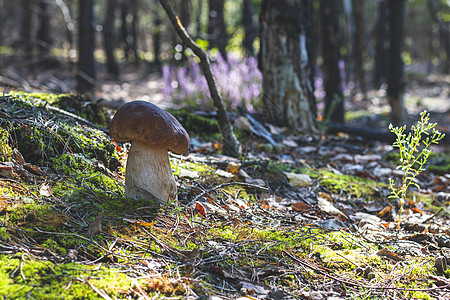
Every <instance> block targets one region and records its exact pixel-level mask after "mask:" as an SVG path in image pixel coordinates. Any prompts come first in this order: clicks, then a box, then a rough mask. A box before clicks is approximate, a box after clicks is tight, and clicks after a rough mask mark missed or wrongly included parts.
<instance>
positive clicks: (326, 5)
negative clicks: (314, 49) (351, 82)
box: [320, 0, 344, 123]
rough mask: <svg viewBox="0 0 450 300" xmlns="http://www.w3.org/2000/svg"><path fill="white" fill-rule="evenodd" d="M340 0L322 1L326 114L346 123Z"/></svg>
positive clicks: (321, 18)
mask: <svg viewBox="0 0 450 300" xmlns="http://www.w3.org/2000/svg"><path fill="white" fill-rule="evenodd" d="M340 11H341V8H340V1H334V0H321V1H320V21H321V28H322V30H321V38H322V57H323V73H324V86H325V93H326V96H325V115H326V116H330V120H331V121H333V122H337V123H344V96H343V93H342V81H341V74H340V70H339V64H340V63H341V62H342V61H341V54H340V51H341V32H340V25H339V12H340Z"/></svg>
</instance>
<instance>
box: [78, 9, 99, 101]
mask: <svg viewBox="0 0 450 300" xmlns="http://www.w3.org/2000/svg"><path fill="white" fill-rule="evenodd" d="M79 12H80V17H79V25H78V26H79V28H80V29H79V30H80V32H79V41H78V69H79V74H78V76H77V90H78V91H79V92H81V93H85V92H88V91H90V90H92V89H93V88H94V82H95V64H94V47H95V31H94V1H93V0H80V1H79Z"/></svg>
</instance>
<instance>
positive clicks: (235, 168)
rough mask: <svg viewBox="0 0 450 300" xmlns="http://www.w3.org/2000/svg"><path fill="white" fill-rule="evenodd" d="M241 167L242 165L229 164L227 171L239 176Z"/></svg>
mask: <svg viewBox="0 0 450 300" xmlns="http://www.w3.org/2000/svg"><path fill="white" fill-rule="evenodd" d="M240 166H241V164H240V163H235V162H229V163H228V165H227V168H226V169H225V171H227V172H229V173H231V174H234V175H238V173H239V167H240Z"/></svg>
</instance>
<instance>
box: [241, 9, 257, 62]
mask: <svg viewBox="0 0 450 300" xmlns="http://www.w3.org/2000/svg"><path fill="white" fill-rule="evenodd" d="M242 6H243V8H242V24H243V26H244V41H243V45H244V47H245V49H246V51H247V53H248V54H249V55H252V56H253V55H255V49H254V47H253V42H254V41H255V39H256V37H257V36H258V29H257V24H255V21H254V20H253V16H254V15H255V8H254V7H253V2H252V0H244V1H243V4H242Z"/></svg>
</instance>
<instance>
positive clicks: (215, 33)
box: [208, 0, 229, 60]
mask: <svg viewBox="0 0 450 300" xmlns="http://www.w3.org/2000/svg"><path fill="white" fill-rule="evenodd" d="M224 4H225V0H209V23H208V41H209V47H210V48H213V47H217V48H218V49H219V52H220V54H221V55H222V57H223V58H224V59H225V60H226V59H227V53H226V50H225V48H226V47H227V44H228V40H229V36H228V33H227V30H226V26H225V20H224Z"/></svg>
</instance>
